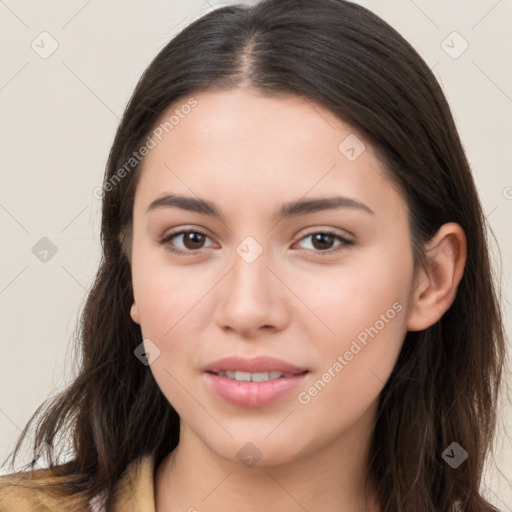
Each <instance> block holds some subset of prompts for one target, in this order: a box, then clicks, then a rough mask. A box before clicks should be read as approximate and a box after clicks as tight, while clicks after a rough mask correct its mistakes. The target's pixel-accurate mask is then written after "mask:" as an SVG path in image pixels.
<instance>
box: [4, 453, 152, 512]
mask: <svg viewBox="0 0 512 512" xmlns="http://www.w3.org/2000/svg"><path fill="white" fill-rule="evenodd" d="M153 463H154V460H153V457H152V456H151V455H145V456H143V457H140V458H138V459H135V460H134V461H132V462H131V464H129V465H128V467H127V468H126V470H125V472H124V473H123V474H122V475H121V478H120V479H119V481H118V484H117V487H116V493H115V502H114V505H113V508H112V509H111V511H110V512H155V499H154V487H153V481H154V480H153V479H154V474H153ZM49 472H50V471H49V470H48V469H37V470H34V471H26V472H18V473H11V474H9V475H2V476H0V512H92V511H95V512H96V511H98V512H99V511H100V510H101V512H103V510H102V509H100V508H96V507H94V506H93V505H92V504H89V506H85V508H84V506H83V505H82V506H79V505H77V501H76V500H73V499H70V500H69V503H68V500H66V503H63V501H64V500H62V499H60V500H59V499H56V498H54V497H52V496H50V495H49V494H48V493H47V492H45V488H44V483H45V481H46V482H48V481H51V480H52V478H51V477H49ZM27 481H28V482H30V484H34V483H37V484H38V486H37V488H34V485H31V487H32V488H28V487H23V483H24V482H27ZM16 484H17V485H16ZM39 485H40V486H39Z"/></svg>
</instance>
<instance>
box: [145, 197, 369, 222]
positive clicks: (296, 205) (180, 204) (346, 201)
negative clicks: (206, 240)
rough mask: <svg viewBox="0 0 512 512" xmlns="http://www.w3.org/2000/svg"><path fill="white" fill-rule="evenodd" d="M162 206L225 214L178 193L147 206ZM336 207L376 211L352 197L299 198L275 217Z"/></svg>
mask: <svg viewBox="0 0 512 512" xmlns="http://www.w3.org/2000/svg"><path fill="white" fill-rule="evenodd" d="M160 208H180V209H182V210H186V211H189V212H195V213H201V214H203V215H209V216H211V217H216V218H218V219H223V218H224V216H223V214H222V213H221V211H220V210H219V209H218V208H217V206H215V204H214V203H212V202H210V201H206V200H204V199H198V198H195V197H187V196H180V195H177V194H166V195H164V196H162V197H159V198H157V199H155V200H154V201H153V202H152V203H151V204H150V205H149V206H148V208H147V210H146V212H147V213H149V212H151V211H153V210H157V209H160ZM336 208H355V209H358V210H362V211H365V212H367V213H369V214H371V215H375V212H374V211H373V210H372V209H371V208H369V207H368V206H366V205H365V204H364V203H361V202H360V201H357V200H356V199H351V198H350V197H343V196H334V197H325V198H315V199H299V200H298V201H291V202H289V203H285V204H284V205H283V206H282V207H281V208H280V209H279V210H278V211H277V213H276V214H275V215H274V218H275V219H283V218H285V217H295V216H298V215H304V214H307V213H314V212H319V211H322V210H332V209H336Z"/></svg>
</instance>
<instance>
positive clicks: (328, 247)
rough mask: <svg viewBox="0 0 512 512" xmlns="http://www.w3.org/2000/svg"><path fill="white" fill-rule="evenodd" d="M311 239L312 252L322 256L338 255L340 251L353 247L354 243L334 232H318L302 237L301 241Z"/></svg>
mask: <svg viewBox="0 0 512 512" xmlns="http://www.w3.org/2000/svg"><path fill="white" fill-rule="evenodd" d="M307 239H311V244H310V245H311V246H312V248H310V250H312V251H313V252H316V253H317V254H320V255H329V254H333V253H336V252H338V251H342V250H343V249H345V248H346V247H347V246H350V245H353V243H354V242H353V241H351V240H347V239H346V238H344V237H342V236H341V235H338V234H337V233H334V232H332V231H317V232H315V233H310V234H309V235H306V236H304V237H302V239H301V241H303V240H307ZM336 240H338V241H339V243H338V244H337V246H335V248H334V249H332V247H333V244H334V242H335V241H336Z"/></svg>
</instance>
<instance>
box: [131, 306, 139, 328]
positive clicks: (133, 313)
mask: <svg viewBox="0 0 512 512" xmlns="http://www.w3.org/2000/svg"><path fill="white" fill-rule="evenodd" d="M130 316H131V317H132V320H133V321H134V322H135V323H136V324H140V316H139V309H138V308H137V304H135V302H134V303H133V304H132V307H131V308H130Z"/></svg>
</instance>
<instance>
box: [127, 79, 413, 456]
mask: <svg viewBox="0 0 512 512" xmlns="http://www.w3.org/2000/svg"><path fill="white" fill-rule="evenodd" d="M194 99H195V100H196V102H197V103H196V104H195V103H194V105H195V106H194V107H193V108H188V107H187V108H182V106H183V105H187V104H192V103H193V100H191V102H190V103H187V100H190V98H185V99H183V100H182V101H181V100H180V101H179V102H177V103H176V104H175V105H173V106H172V108H170V109H169V110H168V112H167V113H166V115H165V116H164V121H166V120H168V118H170V116H171V115H173V114H174V115H175V118H173V119H174V120H173V121H172V122H171V124H168V125H167V127H166V129H167V132H168V133H166V130H165V129H161V128H160V129H159V130H158V131H156V132H154V134H155V133H156V134H158V137H153V140H154V142H155V143H156V146H155V147H153V149H151V150H150V152H149V154H148V155H147V156H146V158H145V161H144V168H143V170H142V171H141V176H140V181H139V184H138V187H137V191H136V196H135V203H134V225H133V245H132V276H133V289H134V298H135V302H134V305H133V307H132V310H131V315H132V318H133V320H134V321H136V322H137V323H139V324H140V325H141V329H142V334H143V337H144V339H145V342H144V343H145V345H144V346H145V348H146V349H147V351H148V352H149V361H150V369H151V371H152V373H153V375H154V377H155V379H156V382H157V383H158V385H159V387H160V389H161V390H162V392H163V393H164V395H165V396H166V398H167V399H168V401H169V402H170V403H171V404H172V406H173V407H174V408H175V409H176V411H177V412H178V414H179V415H180V417H181V423H182V428H183V431H182V432H184V434H182V435H186V436H188V439H195V440H196V442H200V443H201V444H203V445H204V446H206V447H208V448H209V449H210V450H212V451H213V452H215V453H217V454H218V455H219V456H221V457H223V458H225V459H229V460H233V461H237V460H242V457H245V456H246V455H249V456H252V457H253V460H255V461H257V459H259V462H258V464H263V465H264V464H277V463H281V462H286V461H290V460H292V459H296V458H298V457H300V456H304V455H307V454H311V453H314V452H315V451H318V450H320V449H321V448H322V447H324V448H325V447H327V446H328V445H330V444H331V443H332V442H334V441H336V440H341V439H344V440H345V441H344V442H347V443H348V442H350V443H354V442H355V441H356V440H358V439H359V440H360V439H363V438H364V439H367V438H368V436H369V434H370V432H371V429H372V427H373V422H374V415H375V411H376V405H377V399H378V395H379V393H380V392H381V390H382V388H383V387H384V384H385V382H386V381H387V379H388V377H389V376H390V373H391V371H392V369H393V367H394V365H395V362H396V360H397V357H398V354H399V351H400V348H401V345H402V342H403V339H404V336H405V334H406V332H407V324H408V311H409V305H410V302H411V300H412V294H411V292H412V290H413V260H412V252H411V246H410V239H409V226H408V210H407V206H406V203H405V201H404V199H403V197H402V196H401V195H400V193H399V192H398V190H397V189H396V188H395V187H394V186H393V184H392V183H391V182H390V181H388V179H387V178H386V172H385V170H384V168H383V164H382V163H381V162H380V161H379V160H378V159H377V157H376V155H375V153H374V151H373V149H372V147H371V146H369V144H368V143H367V142H365V141H364V140H362V138H361V136H360V135H356V134H355V132H354V130H353V129H351V128H350V126H348V125H347V124H345V123H343V122H342V121H340V120H339V119H338V118H337V117H336V116H335V115H334V114H333V113H331V112H330V111H329V110H326V109H324V108H322V107H320V106H319V105H317V104H314V103H310V102H306V101H304V100H302V99H301V98H299V97H292V96H289V97H286V98H279V99H278V98H266V97H263V96H260V95H259V94H258V93H256V92H253V91H247V90H243V89H235V90H231V91H208V92H201V93H199V94H195V95H194ZM176 110H178V113H176V114H179V115H176V114H175V111H176ZM162 133H163V136H162ZM160 139H161V140H160ZM171 194H172V195H174V196H179V197H181V198H188V202H185V200H184V199H182V200H181V203H180V204H181V207H179V206H178V202H176V201H174V202H173V201H171V200H170V199H169V196H170V195H171ZM340 198H345V199H340ZM319 200H321V201H319ZM327 200H331V201H332V204H330V205H329V203H328V202H327ZM203 201H204V202H206V203H208V205H209V206H211V208H212V209H215V210H216V212H217V213H218V216H216V215H212V214H209V213H208V208H207V207H205V206H200V204H201V202H203ZM311 201H312V202H311ZM317 201H318V202H317ZM324 201H325V202H324ZM297 202H299V203H298V204H302V203H303V202H304V205H303V207H298V206H290V205H293V204H294V203H297ZM310 202H311V203H310ZM285 205H286V206H287V207H288V208H287V212H286V213H287V214H286V215H284V216H280V212H281V210H282V208H283V207H284V206H285ZM192 210H194V211H192ZM183 230H190V231H192V232H193V233H192V234H188V235H187V234H183V233H181V234H180V232H181V231H183ZM326 233H327V234H326ZM171 234H174V236H173V237H171V236H170V235H171ZM164 238H165V239H166V240H167V241H165V242H162V240H163V239H164ZM171 249H176V250H179V251H182V252H183V254H176V253H174V252H172V250H171ZM227 356H238V357H240V358H243V359H253V358H256V357H259V356H268V357H272V358H276V359H279V360H281V361H283V362H285V363H288V364H290V365H294V366H295V367H296V368H297V370H295V371H294V372H287V373H294V374H295V376H285V377H281V378H280V379H276V380H274V379H271V380H268V379H269V378H270V377H272V376H273V377H276V376H278V375H279V374H273V375H265V371H264V370H265V369H267V370H271V369H272V368H271V367H270V366H269V364H268V362H267V363H265V361H263V366H262V367H258V368H255V370H258V371H253V372H249V373H245V372H243V373H240V374H234V375H233V374H231V377H233V376H235V377H238V378H241V379H247V378H249V379H253V380H258V379H260V380H262V382H239V381H237V380H236V379H232V378H230V377H229V376H225V377H223V376H218V375H213V374H212V373H209V372H208V371H205V370H206V369H207V368H210V370H211V369H212V367H211V365H212V364H213V363H215V362H216V361H218V360H219V359H221V358H224V357H227ZM141 364H142V363H141ZM237 365H239V366H240V368H238V369H239V370H244V369H245V370H246V369H247V368H251V367H250V366H249V367H245V366H244V365H243V362H238V363H235V366H237ZM280 366H281V365H280V364H277V367H273V368H274V370H275V371H279V367H280ZM220 367H221V368H222V364H221V365H220ZM213 369H214V370H215V369H217V370H218V369H219V367H217V368H213ZM232 370H233V371H236V368H232ZM299 370H300V371H303V370H307V372H306V373H304V374H302V375H297V374H296V373H297V372H298V371H299ZM251 373H252V374H255V373H257V374H262V375H251ZM263 381H267V382H263ZM180 443H181V439H180ZM248 443H251V444H248ZM240 450H241V451H240Z"/></svg>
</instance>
